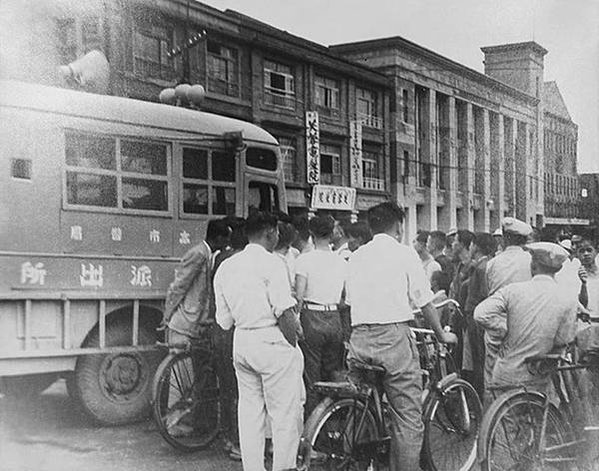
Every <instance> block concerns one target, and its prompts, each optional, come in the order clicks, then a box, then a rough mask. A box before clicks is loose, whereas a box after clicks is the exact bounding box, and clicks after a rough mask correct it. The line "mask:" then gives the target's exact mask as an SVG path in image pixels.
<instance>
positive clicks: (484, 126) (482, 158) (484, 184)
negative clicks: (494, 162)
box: [474, 108, 491, 232]
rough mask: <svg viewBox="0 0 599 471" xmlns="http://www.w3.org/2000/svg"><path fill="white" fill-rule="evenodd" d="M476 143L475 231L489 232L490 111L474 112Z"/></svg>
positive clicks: (479, 109)
mask: <svg viewBox="0 0 599 471" xmlns="http://www.w3.org/2000/svg"><path fill="white" fill-rule="evenodd" d="M474 142H475V151H476V162H475V177H474V178H475V181H474V193H475V197H474V230H475V231H483V232H486V231H488V230H489V207H488V206H489V205H488V200H489V198H490V193H491V179H490V132H489V110H487V109H485V108H476V109H475V110H474Z"/></svg>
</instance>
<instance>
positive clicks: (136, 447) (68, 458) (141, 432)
mask: <svg viewBox="0 0 599 471" xmlns="http://www.w3.org/2000/svg"><path fill="white" fill-rule="evenodd" d="M0 463H1V464H0V468H1V469H2V470H3V471H17V470H19V471H21V470H22V471H30V470H31V471H50V470H60V471H69V470H82V469H85V470H86V471H96V470H97V471H112V470H144V471H154V470H156V471H158V470H160V471H164V470H165V469H167V470H174V469H176V470H177V471H187V470H194V471H198V470H201V471H211V470H219V471H221V470H222V471H239V470H241V464H240V463H235V462H232V461H231V460H229V458H228V457H227V456H226V455H224V454H223V453H222V452H221V451H220V441H216V442H215V444H214V445H213V447H212V448H211V449H209V450H206V451H200V452H197V453H194V454H184V453H180V452H178V451H176V450H174V449H173V448H171V447H170V446H169V445H168V444H166V443H165V442H164V441H163V440H162V438H161V437H160V435H159V434H158V431H157V430H156V428H155V426H154V424H153V422H152V421H149V420H148V421H146V422H143V423H140V424H135V425H129V426H124V427H98V426H95V425H93V424H90V422H89V420H88V419H87V418H86V417H85V416H84V415H83V414H82V413H81V412H79V411H77V410H75V409H74V408H73V404H72V402H71V401H70V399H69V397H68V396H67V394H66V387H65V384H64V381H59V382H57V383H55V384H54V385H53V386H52V387H51V388H49V389H48V390H47V391H46V392H45V393H44V394H42V395H41V396H39V397H38V398H34V399H31V400H22V401H12V400H10V401H9V400H8V399H6V398H3V399H0Z"/></svg>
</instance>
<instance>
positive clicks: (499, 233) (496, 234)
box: [493, 227, 503, 236]
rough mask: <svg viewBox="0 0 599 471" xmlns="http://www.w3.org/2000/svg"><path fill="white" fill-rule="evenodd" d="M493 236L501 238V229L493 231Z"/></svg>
mask: <svg viewBox="0 0 599 471" xmlns="http://www.w3.org/2000/svg"><path fill="white" fill-rule="evenodd" d="M493 235H494V236H502V235H503V232H501V227H500V228H498V229H495V232H493Z"/></svg>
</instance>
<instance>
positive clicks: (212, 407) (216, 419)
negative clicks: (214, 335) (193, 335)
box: [152, 336, 221, 452]
mask: <svg viewBox="0 0 599 471" xmlns="http://www.w3.org/2000/svg"><path fill="white" fill-rule="evenodd" d="M158 345H159V346H161V347H164V348H168V349H169V354H168V355H167V356H166V357H165V359H164V360H163V361H162V363H161V364H160V365H159V367H158V369H157V370H156V374H155V375H154V382H153V387H152V406H153V414H154V420H155V422H156V424H157V426H158V431H159V432H160V435H161V436H162V437H163V438H164V440H166V442H167V443H169V444H170V445H172V446H173V447H174V448H176V449H178V450H181V451H186V452H192V451H197V450H201V449H204V448H206V447H207V446H208V445H209V444H210V443H211V442H212V441H213V440H214V439H215V438H216V437H217V435H218V433H219V431H220V425H221V402H220V395H219V380H218V376H217V374H216V371H215V368H214V364H213V362H214V360H213V353H212V352H213V346H212V340H211V339H210V338H209V336H206V337H203V338H200V339H193V340H192V341H191V342H190V343H189V344H168V343H158Z"/></svg>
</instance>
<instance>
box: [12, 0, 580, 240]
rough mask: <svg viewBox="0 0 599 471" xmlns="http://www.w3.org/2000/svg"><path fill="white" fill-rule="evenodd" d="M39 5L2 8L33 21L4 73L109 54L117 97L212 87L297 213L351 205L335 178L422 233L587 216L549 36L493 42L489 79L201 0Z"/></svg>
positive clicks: (356, 208) (41, 70)
mask: <svg viewBox="0 0 599 471" xmlns="http://www.w3.org/2000/svg"><path fill="white" fill-rule="evenodd" d="M35 3H36V5H35V8H33V4H34V2H33V0H29V2H27V1H17V0H14V1H13V2H12V3H11V2H10V1H8V2H2V4H1V6H0V9H3V10H4V11H3V15H2V17H3V18H6V19H7V21H8V23H9V24H11V22H10V17H11V15H12V16H13V17H14V18H15V23H16V24H19V27H18V28H14V31H13V30H12V29H11V28H8V29H4V30H3V31H1V32H0V35H2V36H1V37H0V39H3V41H2V42H3V52H0V53H1V54H3V57H1V59H2V63H3V66H4V65H5V64H6V65H7V66H4V67H3V69H2V71H0V75H1V76H4V77H11V78H21V79H26V80H33V81H41V82H46V83H53V84H62V85H64V81H63V79H62V78H60V77H59V76H58V74H57V73H56V69H57V66H58V65H60V64H67V63H69V62H71V61H73V60H75V59H77V58H80V57H81V56H82V55H83V54H85V53H86V52H88V51H89V50H91V49H100V50H102V51H103V52H104V53H105V55H106V57H107V58H108V60H109V63H110V80H109V87H108V92H109V93H113V94H117V95H123V96H129V97H133V98H140V99H144V100H158V94H159V92H160V91H161V90H162V89H163V88H165V87H171V86H173V85H175V84H177V83H182V82H188V83H200V84H203V85H204V87H205V88H206V99H205V101H204V104H203V106H202V107H203V109H205V110H207V111H212V112H215V113H219V114H224V115H228V116H232V117H236V118H241V119H244V120H248V121H252V122H254V123H257V124H259V125H261V126H262V127H264V128H265V129H267V130H268V131H270V132H271V133H272V134H273V135H275V136H276V137H277V138H278V139H279V142H280V144H281V149H282V153H283V158H284V170H285V176H286V186H287V194H288V195H287V196H288V203H289V206H290V212H291V213H292V214H293V213H298V212H301V211H306V210H307V209H308V208H311V207H321V208H322V207H329V208H335V207H336V208H337V209H342V208H343V209H349V207H348V206H347V205H345V204H344V205H340V204H333V203H332V201H334V199H333V198H331V200H330V201H329V203H326V201H325V204H324V205H323V204H321V203H318V201H319V200H320V201H321V202H322V201H324V200H326V196H332V194H330V193H329V194H327V193H325V191H326V189H324V188H322V185H331V186H333V187H335V188H336V189H338V190H339V191H344V190H347V189H351V190H350V191H351V192H352V194H353V195H354V196H355V204H353V205H352V206H351V208H352V211H353V214H354V215H355V214H356V213H359V212H360V211H363V210H365V209H367V208H368V207H369V206H371V205H372V204H376V203H378V202H380V201H383V200H386V199H388V198H392V199H394V200H395V201H397V202H398V203H399V204H400V205H402V206H403V207H404V208H405V209H406V214H407V232H408V237H412V236H413V235H414V234H415V232H416V230H417V229H441V230H448V229H450V228H452V227H458V228H467V229H471V230H477V231H481V230H487V231H488V230H494V229H495V228H496V227H498V226H499V224H500V221H501V218H503V217H504V216H506V215H510V216H516V217H518V218H520V219H523V220H525V221H527V222H529V223H531V224H532V225H534V226H537V227H540V226H543V225H544V223H546V222H547V223H551V224H555V223H563V222H564V221H565V222H567V221H570V222H571V221H572V220H574V219H575V218H574V216H575V214H576V211H577V210H576V209H572V208H575V204H574V205H573V204H572V201H570V204H566V200H567V199H568V198H569V197H572V198H574V201H575V200H576V197H577V196H578V195H579V194H580V193H579V192H577V191H576V183H575V182H574V181H575V175H576V139H577V128H576V125H575V124H574V123H573V122H572V120H571V119H570V117H569V114H568V112H567V108H566V106H565V104H564V103H563V99H562V98H561V96H560V95H559V91H558V90H557V86H556V85H555V83H553V82H549V83H545V82H544V80H543V75H544V74H543V72H544V56H545V54H546V53H547V51H546V50H545V49H544V48H542V47H541V46H540V45H538V44H537V43H535V42H525V43H517V44H506V45H500V46H492V47H484V48H482V51H483V53H484V65H485V70H484V73H480V72H478V71H475V70H473V69H471V68H468V67H466V66H464V65H462V64H459V63H457V62H454V61H452V60H451V59H448V58H446V57H444V56H442V55H440V54H437V53H435V52H433V51H430V50H428V49H426V48H424V47H422V46H419V45H417V44H414V43H412V42H410V41H407V40H405V39H403V38H401V37H392V38H385V39H377V40H371V41H361V42H356V43H350V44H342V45H337V46H332V47H329V48H327V47H324V46H322V45H319V44H315V43H313V42H310V41H306V40H304V39H302V38H299V37H296V36H293V35H291V34H289V33H286V32H284V31H281V30H279V29H276V28H274V27H271V26H268V25H266V24H264V23H261V22H259V21H256V20H254V19H252V18H249V17H247V16H244V15H242V14H239V13H237V12H233V11H230V10H226V11H224V12H223V11H220V10H217V9H214V8H211V7H209V6H206V5H203V4H201V3H199V2H195V1H194V2H192V1H186V0H154V1H152V2H146V1H142V0H130V1H127V2H122V1H118V0H108V1H106V0H91V1H89V2H85V3H83V2H77V1H75V0H55V1H54V2H43V3H42V4H41V5H37V2H35ZM7 5H9V7H10V8H8V11H7ZM17 18H18V20H19V21H18V22H17V21H16V20H17ZM23 25H27V26H28V27H24V26H23ZM198 38H201V39H199V40H198ZM185 44H187V46H188V47H183V48H182V52H181V53H177V54H175V55H174V56H172V54H171V52H172V50H173V49H176V48H177V47H178V46H183V45H185ZM7 45H8V47H7ZM5 54H9V56H8V57H6V56H5ZM7 59H8V60H7ZM316 123H317V124H316ZM558 136H559V137H558ZM315 137H316V139H315ZM546 161H547V163H546ZM314 166H316V168H317V169H319V172H316V173H314V171H312V172H310V169H311V168H312V170H314ZM317 177H318V178H317ZM316 183H318V184H320V185H317V189H318V190H319V192H318V193H317V198H315V200H314V201H313V200H312V194H313V188H314V186H315V184H316ZM335 188H334V189H333V191H335ZM320 190H322V191H320ZM346 194H347V192H346ZM323 198H324V199H323ZM352 211H349V212H345V213H339V214H338V215H341V216H343V215H349V214H351V212H352ZM546 218H548V219H546ZM560 218H561V219H560Z"/></svg>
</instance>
